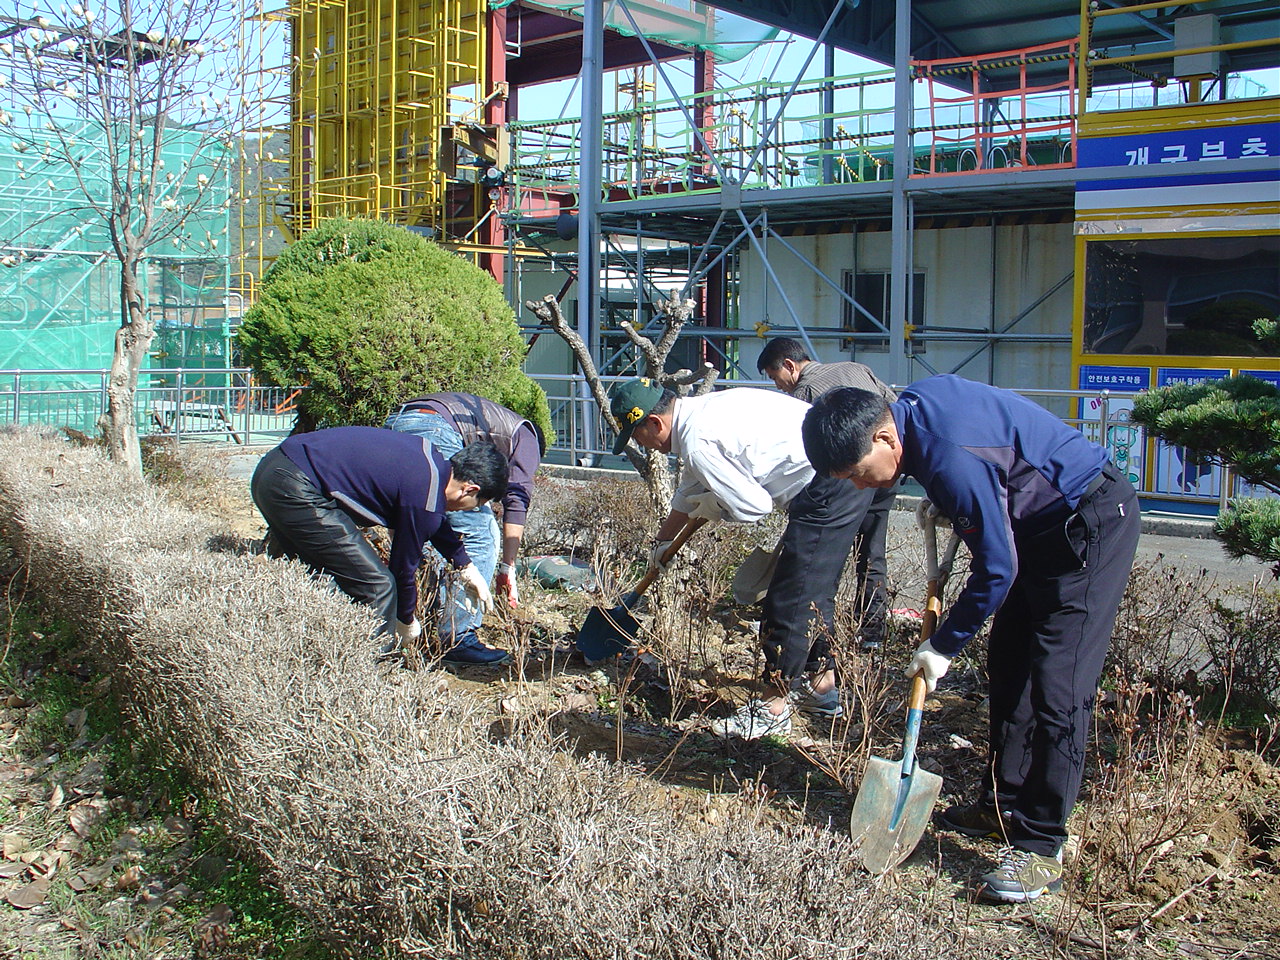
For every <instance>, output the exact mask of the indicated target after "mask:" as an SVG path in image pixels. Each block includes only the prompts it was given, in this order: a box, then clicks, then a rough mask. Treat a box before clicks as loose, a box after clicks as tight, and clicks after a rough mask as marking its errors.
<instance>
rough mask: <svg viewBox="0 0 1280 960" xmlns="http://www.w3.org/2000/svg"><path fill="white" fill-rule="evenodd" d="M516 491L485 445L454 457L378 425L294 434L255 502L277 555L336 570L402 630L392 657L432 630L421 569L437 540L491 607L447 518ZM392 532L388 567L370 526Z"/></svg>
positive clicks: (270, 457)
mask: <svg viewBox="0 0 1280 960" xmlns="http://www.w3.org/2000/svg"><path fill="white" fill-rule="evenodd" d="M506 488H507V462H506V460H505V459H504V458H503V457H502V455H501V454H500V453H498V450H497V448H495V447H494V446H493V445H492V444H488V443H478V444H474V445H472V446H470V447H467V448H466V449H464V450H462V451H459V452H458V453H456V454H454V456H453V457H452V458H451V459H448V460H446V459H445V458H444V457H443V456H442V455H441V454H440V452H439V451H438V450H436V449H434V448H433V447H432V446H431V444H430V443H428V442H427V441H425V440H423V439H422V438H421V437H415V436H411V435H410V434H406V433H394V432H392V431H391V430H382V429H379V428H377V427H334V428H332V429H329V430H317V431H315V432H314V433H301V434H297V435H295V436H292V437H289V438H288V439H287V440H285V441H284V443H282V444H280V446H278V447H276V448H275V449H274V450H272V451H271V452H270V453H268V454H267V455H266V456H265V457H263V458H262V460H261V461H260V462H259V463H258V467H257V469H256V470H255V471H254V473H253V480H252V483H251V487H250V489H251V491H252V494H253V502H254V503H256V504H257V505H258V510H259V511H261V513H262V516H263V517H264V518H266V521H267V524H268V527H269V532H268V536H267V553H268V554H269V555H270V556H273V557H286V558H289V559H296V560H301V561H302V562H304V563H306V564H307V565H308V566H310V567H311V568H312V569H313V570H315V571H316V572H317V573H324V574H328V575H329V576H330V577H332V578H333V580H334V582H335V583H336V584H337V585H338V588H339V589H340V590H342V592H343V593H345V594H346V595H347V596H349V597H351V599H353V600H355V601H357V602H359V603H363V604H365V605H367V606H369V607H372V608H373V609H374V610H375V611H376V612H377V613H378V614H379V615H380V616H381V617H382V619H383V627H382V631H381V632H382V633H384V634H390V633H394V637H392V638H391V639H390V640H388V641H387V642H386V645H385V646H384V647H383V648H382V652H383V653H391V652H393V651H394V650H396V649H397V647H399V646H400V645H401V644H403V643H406V642H409V641H413V640H416V639H417V638H418V637H419V636H420V635H421V634H422V627H421V625H420V624H419V623H418V619H417V615H416V611H417V607H418V585H417V579H416V573H417V570H418V566H419V565H420V564H421V563H422V551H423V547H424V545H425V544H426V543H427V542H428V541H429V542H430V543H431V545H432V546H434V547H435V548H436V549H437V550H439V551H440V554H441V556H443V557H444V558H445V559H446V560H447V561H448V562H449V563H450V564H452V565H453V567H454V568H455V569H456V570H457V572H458V577H459V579H460V580H461V581H462V584H463V586H464V588H465V589H466V590H467V592H468V593H469V594H470V595H471V597H472V600H473V602H474V603H475V604H477V605H478V606H481V607H485V608H490V607H492V606H493V597H492V595H491V594H490V592H489V584H488V582H487V580H486V578H484V577H482V576H481V575H480V574H479V573H478V572H477V571H476V568H475V564H473V563H472V562H471V558H470V557H469V556H468V555H467V551H466V549H465V548H464V547H463V545H462V540H461V539H460V538H459V537H458V535H457V534H456V533H454V532H453V529H452V528H451V527H450V526H449V523H448V521H447V519H446V517H445V513H446V511H449V510H474V509H475V507H476V505H477V504H480V503H487V502H488V501H489V500H492V499H494V498H495V497H500V496H502V494H503V491H505V490H506ZM374 524H381V525H382V526H384V527H386V528H387V529H388V530H390V531H391V535H392V539H391V557H390V560H389V568H388V565H386V564H383V562H382V560H381V559H380V558H379V557H378V553H377V551H376V550H374V549H373V547H372V546H371V545H370V543H369V541H368V540H366V539H365V536H364V534H363V533H362V532H361V529H360V528H361V527H368V526H372V525H374Z"/></svg>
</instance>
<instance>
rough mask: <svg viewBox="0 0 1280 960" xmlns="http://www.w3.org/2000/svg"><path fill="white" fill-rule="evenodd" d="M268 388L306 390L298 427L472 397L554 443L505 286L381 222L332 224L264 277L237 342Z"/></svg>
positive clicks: (373, 417) (365, 419) (379, 416)
mask: <svg viewBox="0 0 1280 960" xmlns="http://www.w3.org/2000/svg"><path fill="white" fill-rule="evenodd" d="M237 345H238V346H239V349H240V354H241V357H242V358H243V361H244V362H245V363H246V364H247V365H248V366H250V367H252V368H253V371H254V373H255V374H256V375H257V377H258V378H259V379H260V380H262V381H263V382H265V383H269V384H274V385H277V386H282V387H292V386H306V387H307V388H308V389H307V390H305V391H304V392H303V393H302V395H301V396H300V397H299V398H298V425H297V429H299V430H312V429H316V428H318V427H330V426H340V425H345V424H373V425H377V424H381V423H382V421H383V419H384V418H385V417H386V416H387V414H388V413H390V412H391V411H392V410H394V409H395V407H396V406H397V405H398V404H400V403H402V402H403V401H405V400H408V399H410V398H411V397H415V396H419V395H420V394H424V393H433V392H436V391H442V390H457V391H463V392H466V393H474V394H478V395H480V396H483V397H487V398H489V399H490V400H494V401H496V402H498V403H501V404H502V405H504V406H506V407H510V408H511V409H512V410H515V411H516V412H517V413H519V414H520V415H521V416H523V417H525V418H527V419H528V420H530V421H531V422H533V423H535V424H537V425H538V427H539V428H541V430H542V431H543V434H544V435H545V436H546V437H547V441H548V443H550V442H551V439H552V437H553V436H554V434H553V432H552V429H551V413H550V410H549V408H548V406H547V398H546V394H545V393H544V392H543V391H542V388H541V387H539V386H538V385H537V384H536V383H534V382H533V381H532V380H531V379H529V377H527V376H526V375H525V374H524V372H523V371H522V370H521V363H522V362H523V360H524V356H525V351H526V346H525V343H524V340H523V338H522V337H521V336H520V330H519V327H518V326H517V325H516V319H515V314H514V313H513V311H512V309H511V307H510V306H509V305H508V304H507V302H506V300H505V299H504V298H503V295H502V288H501V287H500V286H499V285H498V284H497V283H496V282H495V281H494V280H493V278H492V277H490V276H489V275H488V274H487V273H485V272H484V271H483V270H481V269H480V268H478V267H476V266H475V265H474V264H472V263H471V262H469V261H467V260H464V259H463V258H461V257H459V256H457V255H455V254H453V253H450V252H449V251H448V250H445V249H444V248H442V247H439V246H437V245H436V244H434V243H432V242H430V241H429V240H426V239H424V238H422V237H420V236H417V235H416V234H413V233H410V232H409V231H408V230H405V229H404V228H402V227H397V226H395V225H393V224H390V223H385V222H383V221H380V220H328V221H326V222H325V223H323V224H321V225H320V226H319V227H317V228H316V229H315V230H312V231H311V232H309V233H307V234H306V235H304V236H303V237H301V238H300V239H299V240H297V241H296V242H294V243H292V244H290V245H289V246H288V247H287V248H286V249H285V251H284V252H283V253H282V254H281V255H280V257H279V259H277V260H276V262H275V263H274V264H273V265H272V267H271V269H270V270H268V271H267V273H266V275H265V276H264V277H263V279H262V292H261V295H260V296H259V298H258V302H257V303H256V304H254V306H253V307H252V308H251V309H250V310H249V311H248V312H247V313H246V314H245V317H244V323H243V324H242V325H241V327H240V331H239V333H238V335H237Z"/></svg>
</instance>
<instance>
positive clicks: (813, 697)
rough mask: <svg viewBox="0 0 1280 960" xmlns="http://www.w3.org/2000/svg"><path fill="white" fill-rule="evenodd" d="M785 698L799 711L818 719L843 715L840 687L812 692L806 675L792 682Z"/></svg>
mask: <svg viewBox="0 0 1280 960" xmlns="http://www.w3.org/2000/svg"><path fill="white" fill-rule="evenodd" d="M787 700H788V701H790V703H791V705H792V706H793V707H795V708H796V709H797V710H799V711H800V712H801V713H803V714H807V715H808V716H810V717H815V718H817V719H819V720H835V719H836V718H837V717H841V716H843V715H844V707H842V706H841V705H840V688H839V687H832V688H831V689H830V690H828V691H827V692H826V693H814V692H813V684H812V683H810V682H809V679H808V678H807V677H801V678H800V679H799V680H795V681H793V682H792V686H791V692H790V693H788V694H787Z"/></svg>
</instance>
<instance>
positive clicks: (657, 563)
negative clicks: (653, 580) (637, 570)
mask: <svg viewBox="0 0 1280 960" xmlns="http://www.w3.org/2000/svg"><path fill="white" fill-rule="evenodd" d="M673 543H675V540H674V539H672V540H657V541H655V542H654V544H653V549H651V550H650V551H649V566H648V567H646V568H645V572H646V573H648V572H649V571H650V570H657V571H658V572H659V573H663V572H665V571H666V569H667V567H669V566H671V561H670V560H669V561H667V562H666V563H663V562H662V558H663V556H665V555H666V552H667V551H668V550H670V549H671V545H672V544H673ZM674 559H675V557H672V558H671V560H674Z"/></svg>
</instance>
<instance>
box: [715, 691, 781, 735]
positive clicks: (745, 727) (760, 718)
mask: <svg viewBox="0 0 1280 960" xmlns="http://www.w3.org/2000/svg"><path fill="white" fill-rule="evenodd" d="M711 732H712V733H714V734H715V735H716V736H717V737H741V738H742V739H743V740H759V739H760V738H761V737H768V736H772V735H776V736H782V737H785V736H786V735H787V734H789V733H790V732H791V705H790V704H787V707H786V709H785V710H784V711H783V712H782V713H781V715H779V716H774V715H773V714H772V713H770V712H769V706H768V704H766V703H765V702H764V701H763V700H748V701H747V704H746V706H744V707H743V708H742V709H740V710H739V711H738V712H737V713H735V714H733V715H731V716H728V717H723V718H722V719H720V720H713V721H711Z"/></svg>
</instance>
